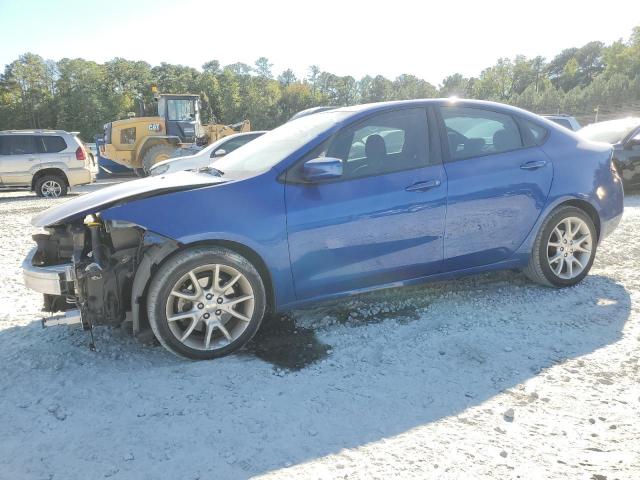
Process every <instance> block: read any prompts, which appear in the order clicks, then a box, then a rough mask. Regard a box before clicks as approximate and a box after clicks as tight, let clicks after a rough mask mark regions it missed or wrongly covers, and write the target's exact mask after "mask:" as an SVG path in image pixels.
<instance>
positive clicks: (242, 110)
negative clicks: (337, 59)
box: [0, 26, 640, 140]
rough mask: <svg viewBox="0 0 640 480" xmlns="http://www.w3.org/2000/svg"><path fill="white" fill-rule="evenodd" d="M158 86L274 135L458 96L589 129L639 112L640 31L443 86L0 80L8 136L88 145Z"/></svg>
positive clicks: (165, 69) (244, 74)
mask: <svg viewBox="0 0 640 480" xmlns="http://www.w3.org/2000/svg"><path fill="white" fill-rule="evenodd" d="M152 84H155V85H157V87H158V90H159V91H160V92H164V93H196V94H199V95H200V96H201V103H202V117H203V121H204V122H219V123H225V124H230V123H235V122H238V121H241V120H243V119H249V120H251V123H252V126H253V128H254V129H271V128H274V127H276V126H278V125H280V124H282V123H283V122H285V121H286V120H287V119H288V118H289V117H290V116H291V115H293V114H294V113H296V112H298V111H300V110H303V109H305V108H309V107H313V106H317V105H351V104H356V103H367V102H378V101H385V100H401V99H412V98H430V97H438V96H441V97H448V96H452V95H457V96H459V97H465V98H477V99H487V100H495V101H499V102H503V103H508V104H512V105H516V106H519V107H522V108H526V109H528V110H531V111H533V112H537V113H558V112H562V113H569V114H572V115H575V116H577V117H579V118H580V119H581V120H582V121H583V122H585V121H593V118H594V117H595V111H598V112H601V118H603V117H604V116H606V115H607V114H609V115H618V114H623V113H633V112H637V113H640V26H638V27H635V28H634V29H633V32H632V34H631V36H630V37H629V38H628V39H627V40H619V41H616V42H613V43H612V44H610V45H605V44H603V43H602V42H599V41H593V42H589V43H587V44H586V45H583V46H582V47H576V48H567V49H565V50H562V51H561V52H560V53H559V54H558V55H556V56H555V57H554V58H552V59H550V60H548V61H547V60H546V59H545V58H542V57H540V56H538V57H535V58H527V57H525V56H523V55H518V56H516V57H515V58H513V59H510V58H500V59H498V60H497V62H496V63H495V65H492V66H490V67H488V68H486V69H484V70H483V71H482V72H481V73H480V75H478V76H477V77H465V76H463V75H462V74H460V73H455V74H453V75H449V76H447V77H446V78H445V79H444V80H443V81H442V83H441V84H440V85H438V86H435V85H432V84H431V83H429V82H427V81H425V80H423V79H420V78H418V77H416V76H414V75H408V74H403V75H400V76H398V77H397V78H395V79H393V80H391V79H388V78H386V77H384V76H382V75H376V76H370V75H367V76H365V77H363V78H361V79H359V80H356V79H355V78H354V77H352V76H348V75H347V76H339V75H335V74H332V73H330V72H326V71H323V70H321V69H320V68H319V67H318V66H316V65H312V66H311V67H309V70H308V75H306V77H305V78H298V77H297V76H296V75H295V74H294V72H293V71H292V70H291V69H287V70H285V71H283V72H281V73H280V74H279V75H277V76H276V75H274V73H273V71H272V64H271V63H270V62H269V60H268V59H267V58H265V57H260V58H258V59H257V60H256V62H255V64H254V65H247V64H245V63H233V64H230V65H225V66H222V65H221V64H220V62H218V61H217V60H211V61H209V62H207V63H205V64H204V65H203V66H202V69H201V70H198V69H196V68H192V67H186V66H183V65H172V64H168V63H161V64H160V65H157V66H151V65H149V64H148V63H147V62H144V61H131V60H126V59H124V58H115V59H113V60H111V61H108V62H106V63H103V64H100V63H96V62H93V61H90V60H84V59H81V58H75V59H69V58H63V59H62V60H59V61H53V60H46V59H43V58H42V57H40V56H39V55H36V54H33V53H25V54H23V55H20V56H19V58H18V59H16V60H15V61H13V62H11V63H10V64H8V65H6V66H5V69H4V72H3V73H2V74H1V75H0V130H4V129H20V128H59V129H64V130H68V131H79V132H80V133H81V136H82V137H83V138H84V139H85V140H89V139H91V138H93V135H94V134H96V133H100V132H101V131H102V126H103V124H104V123H106V122H109V121H112V120H116V119H121V118H126V117H127V115H128V114H129V112H136V111H139V110H144V109H146V111H147V113H151V110H152V107H153V103H154V102H153V94H152V92H151V88H150V86H151V85H152ZM141 107H142V108H141Z"/></svg>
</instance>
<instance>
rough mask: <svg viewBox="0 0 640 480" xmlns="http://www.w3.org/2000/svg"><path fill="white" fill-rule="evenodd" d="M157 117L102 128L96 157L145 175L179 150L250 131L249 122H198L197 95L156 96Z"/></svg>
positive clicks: (117, 123)
mask: <svg viewBox="0 0 640 480" xmlns="http://www.w3.org/2000/svg"><path fill="white" fill-rule="evenodd" d="M156 99H157V101H158V116H156V117H132V118H128V119H125V120H116V121H114V122H110V123H107V124H106V125H105V126H104V145H101V146H100V154H101V155H102V156H103V157H105V158H108V159H109V160H112V161H114V162H116V163H119V164H121V165H124V166H126V167H129V168H133V169H134V170H135V172H136V174H137V175H139V176H146V175H147V174H148V173H149V170H150V169H151V167H152V166H153V165H155V164H156V163H158V162H161V161H163V160H167V159H169V158H171V157H172V155H173V154H174V152H175V151H176V150H177V149H180V148H188V147H192V146H193V145H194V144H196V143H197V144H198V145H208V144H210V143H213V142H215V141H216V140H218V139H220V138H222V137H226V136H228V135H232V134H234V133H238V132H248V131H250V130H251V124H250V122H249V120H245V121H243V122H240V123H237V124H234V125H222V124H209V125H202V124H201V123H200V107H199V103H200V102H199V96H198V95H177V94H156Z"/></svg>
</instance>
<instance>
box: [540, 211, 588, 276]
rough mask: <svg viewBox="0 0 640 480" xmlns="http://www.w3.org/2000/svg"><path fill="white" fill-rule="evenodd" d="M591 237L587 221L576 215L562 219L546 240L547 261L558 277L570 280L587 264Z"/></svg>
mask: <svg viewBox="0 0 640 480" xmlns="http://www.w3.org/2000/svg"><path fill="white" fill-rule="evenodd" d="M592 248H593V239H592V238H591V231H590V230H589V227H588V226H587V223H586V222H585V221H584V220H582V219H581V218H578V217H566V218H564V219H562V220H561V221H560V222H559V223H558V224H557V225H556V226H555V228H554V229H553V230H552V231H551V235H550V236H549V240H548V242H547V261H548V263H549V267H551V271H552V272H553V273H554V274H555V275H556V276H557V277H559V278H562V279H564V280H571V279H573V278H576V277H577V276H579V275H580V274H581V273H582V272H583V271H584V269H585V268H586V267H587V265H588V264H589V259H590V258H591V250H592Z"/></svg>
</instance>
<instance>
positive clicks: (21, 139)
mask: <svg viewBox="0 0 640 480" xmlns="http://www.w3.org/2000/svg"><path fill="white" fill-rule="evenodd" d="M37 152H38V147H37V145H36V138H35V137H34V136H33V135H5V136H3V142H2V145H1V146H0V154H2V155H29V154H32V153H37Z"/></svg>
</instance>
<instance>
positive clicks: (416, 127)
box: [324, 108, 429, 178]
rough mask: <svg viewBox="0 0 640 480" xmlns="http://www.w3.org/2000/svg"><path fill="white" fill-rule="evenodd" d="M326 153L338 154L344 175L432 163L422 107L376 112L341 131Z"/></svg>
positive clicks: (371, 172)
mask: <svg viewBox="0 0 640 480" xmlns="http://www.w3.org/2000/svg"><path fill="white" fill-rule="evenodd" d="M324 155H325V156H327V157H334V158H339V159H341V160H342V161H343V165H344V178H356V177H364V176H369V175H380V174H385V173H390V172H395V171H399V170H408V169H412V168H418V167H422V166H425V165H427V164H428V163H429V159H428V151H427V114H426V111H425V110H424V109H422V108H413V109H405V110H399V111H395V112H389V113H382V114H379V115H374V116H373V117H371V118H368V119H366V120H365V121H363V122H361V123H358V124H357V125H354V126H351V127H347V128H345V129H344V130H342V131H340V132H338V134H337V135H336V136H335V138H334V140H333V141H332V142H331V143H330V144H329V145H328V147H327V149H326V152H324Z"/></svg>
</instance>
